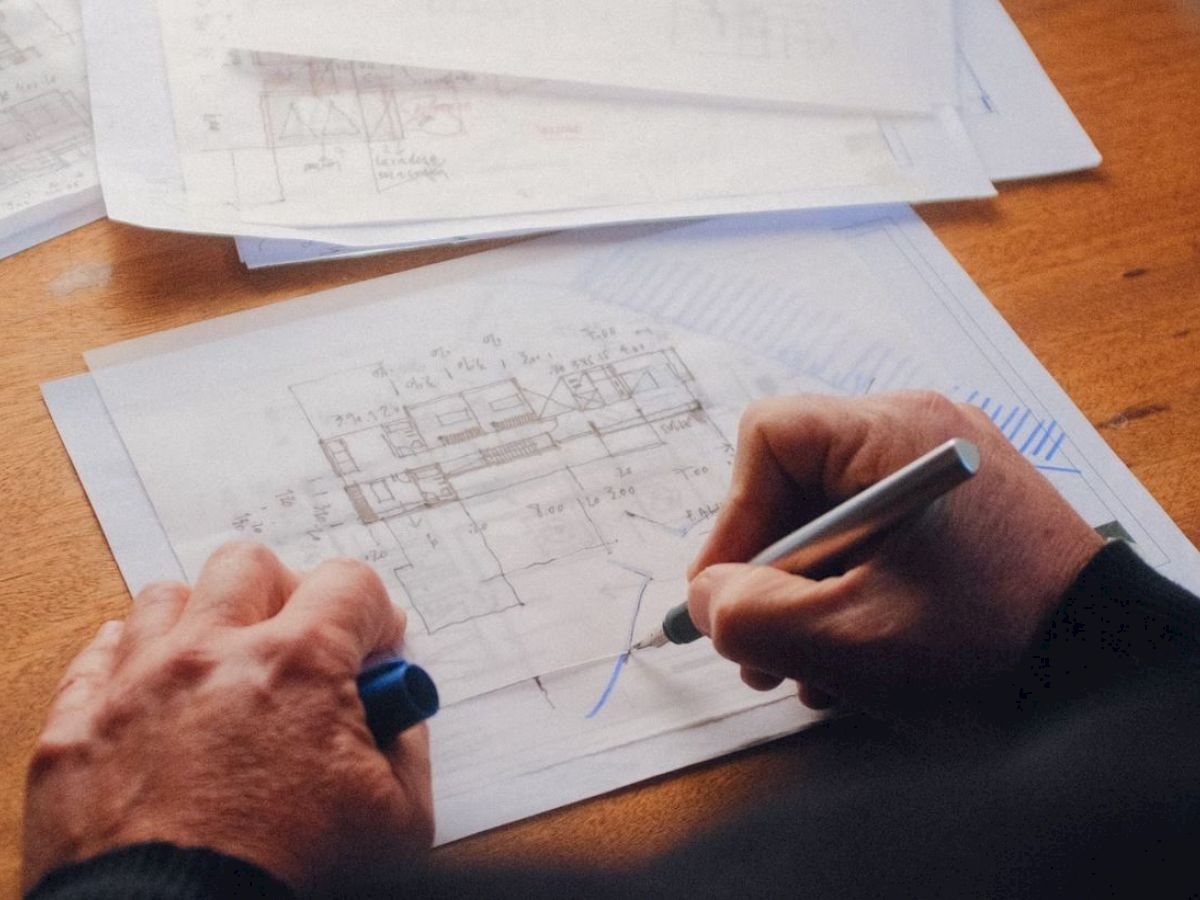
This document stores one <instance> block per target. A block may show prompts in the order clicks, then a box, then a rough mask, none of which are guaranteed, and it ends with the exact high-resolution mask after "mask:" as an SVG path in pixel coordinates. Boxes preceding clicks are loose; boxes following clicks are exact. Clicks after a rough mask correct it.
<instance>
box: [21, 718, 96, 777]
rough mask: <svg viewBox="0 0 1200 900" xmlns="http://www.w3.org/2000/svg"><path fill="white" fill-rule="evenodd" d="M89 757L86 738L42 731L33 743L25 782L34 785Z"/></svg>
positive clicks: (89, 752)
mask: <svg viewBox="0 0 1200 900" xmlns="http://www.w3.org/2000/svg"><path fill="white" fill-rule="evenodd" d="M90 757H91V744H90V743H89V742H88V741H87V740H86V739H81V738H78V737H67V736H65V735H59V734H55V733H53V732H51V731H44V732H42V733H41V734H40V735H38V739H37V741H36V743H34V745H33V752H32V753H31V754H30V757H29V768H28V770H27V771H26V775H25V781H26V784H27V785H30V786H32V785H36V784H38V783H40V782H42V781H44V780H46V779H47V778H50V777H51V776H53V775H54V774H55V773H57V772H61V771H62V770H64V769H69V768H73V767H75V766H78V765H80V764H82V763H86V762H87V761H88V759H89V758H90Z"/></svg>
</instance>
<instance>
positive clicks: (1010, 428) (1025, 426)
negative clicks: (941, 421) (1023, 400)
mask: <svg viewBox="0 0 1200 900" xmlns="http://www.w3.org/2000/svg"><path fill="white" fill-rule="evenodd" d="M964 400H965V401H966V402H967V403H970V404H973V405H974V406H978V407H979V408H980V409H981V410H982V411H983V412H985V413H987V415H988V418H989V419H991V420H992V421H993V422H994V423H996V427H997V428H999V429H1000V431H1001V433H1002V434H1003V435H1004V436H1005V437H1006V438H1008V440H1009V443H1011V444H1012V445H1013V446H1014V447H1016V448H1017V450H1018V451H1020V453H1021V455H1022V456H1024V457H1025V458H1026V459H1028V460H1029V461H1030V462H1032V463H1033V464H1034V466H1036V467H1037V468H1039V469H1041V470H1042V471H1043V472H1065V473H1066V474H1069V475H1079V474H1081V473H1080V471H1079V469H1077V468H1076V467H1075V466H1073V465H1072V464H1071V461H1070V460H1069V459H1067V458H1066V457H1065V456H1063V455H1062V449H1063V442H1064V441H1065V440H1066V438H1067V434H1066V432H1065V431H1063V428H1062V426H1061V425H1060V424H1059V423H1058V420H1057V419H1050V420H1049V421H1045V420H1043V419H1039V418H1038V417H1037V416H1036V415H1034V413H1033V411H1032V410H1030V409H1029V408H1028V407H1026V406H1022V405H1021V404H1019V403H1014V404H1006V403H1002V402H1000V401H999V400H996V399H995V398H993V397H989V396H986V395H983V394H981V392H980V391H971V392H970V393H968V394H967V395H966V397H965V398H964Z"/></svg>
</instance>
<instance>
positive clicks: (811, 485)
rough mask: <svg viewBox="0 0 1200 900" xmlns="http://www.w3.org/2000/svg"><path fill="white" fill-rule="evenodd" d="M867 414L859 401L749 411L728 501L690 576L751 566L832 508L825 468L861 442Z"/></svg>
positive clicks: (802, 401) (801, 401)
mask: <svg viewBox="0 0 1200 900" xmlns="http://www.w3.org/2000/svg"><path fill="white" fill-rule="evenodd" d="M868 413H869V410H866V409H864V408H862V407H860V406H858V405H856V404H855V403H854V402H853V401H848V400H845V399H839V400H834V399H832V398H829V397H822V396H819V395H804V396H798V397H786V398H771V399H768V400H761V401H758V402H756V403H753V404H751V405H750V406H749V407H747V409H746V412H745V413H744V414H743V416H742V419H741V422H740V423H739V425H738V443H737V451H736V453H735V456H734V462H733V473H732V475H731V477H730V488H729V494H728V496H727V497H726V499H725V501H724V503H723V504H722V506H721V511H720V513H719V514H718V515H717V520H716V523H715V525H714V526H713V530H712V532H711V533H710V534H709V536H708V539H707V541H706V542H705V545H704V547H703V548H702V549H701V551H700V554H699V555H698V556H697V558H696V560H695V561H694V562H693V563H692V565H691V567H690V568H689V570H688V573H689V575H695V574H696V573H698V572H700V571H701V570H703V569H705V568H707V567H708V566H710V565H713V564H714V563H719V562H745V561H746V560H748V559H750V558H751V557H752V556H754V554H756V553H757V552H758V551H760V550H762V549H763V548H764V547H766V546H767V545H769V544H770V543H771V542H772V541H774V540H776V539H778V538H779V537H782V536H783V535H784V534H785V533H786V532H787V531H788V530H790V529H791V528H794V527H796V526H797V525H798V524H800V523H801V522H804V521H807V520H809V519H811V518H814V517H815V516H817V515H819V514H820V513H821V512H823V511H824V510H825V509H827V508H828V507H829V506H830V505H831V504H830V500H829V499H828V485H827V483H826V482H827V475H828V471H829V467H828V465H827V461H828V459H829V457H830V456H831V454H832V451H833V448H835V447H837V448H840V447H841V446H843V445H845V444H846V443H847V442H854V441H855V440H860V441H861V440H862V439H863V436H864V435H865V433H866V427H865V423H866V421H867V419H868ZM839 453H840V451H839Z"/></svg>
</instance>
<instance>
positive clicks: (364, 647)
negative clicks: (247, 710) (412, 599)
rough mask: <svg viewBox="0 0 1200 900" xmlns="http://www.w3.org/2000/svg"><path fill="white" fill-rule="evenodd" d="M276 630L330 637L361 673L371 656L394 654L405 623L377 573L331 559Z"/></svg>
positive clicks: (298, 592)
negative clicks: (365, 662) (361, 667)
mask: <svg viewBox="0 0 1200 900" xmlns="http://www.w3.org/2000/svg"><path fill="white" fill-rule="evenodd" d="M272 624H273V625H275V626H276V627H275V629H274V630H277V631H280V632H287V633H290V634H292V635H315V634H319V635H323V636H327V637H328V638H330V639H331V640H332V641H333V642H335V643H336V644H337V645H338V647H340V648H342V649H344V650H345V651H346V653H347V657H346V660H347V663H348V664H352V665H353V666H354V667H355V668H354V671H355V672H357V668H358V666H360V665H361V664H362V661H363V660H364V659H366V658H367V657H368V656H369V655H371V654H372V653H382V652H386V651H389V650H393V649H395V648H396V646H397V645H398V644H399V643H400V641H401V640H402V639H403V637H404V624H405V618H404V612H403V610H401V609H399V608H398V607H396V606H394V605H393V604H392V602H391V600H390V599H388V595H387V590H386V589H385V588H384V586H383V582H382V581H380V580H379V576H378V575H377V574H376V573H375V570H374V569H372V568H371V567H370V566H368V565H367V564H366V563H363V562H359V561H358V560H353V559H333V560H328V561H326V562H324V563H322V564H321V565H320V566H318V567H317V568H316V570H314V571H313V572H312V574H310V575H308V576H307V577H306V578H304V580H303V581H301V582H300V584H299V586H298V587H297V588H296V589H295V591H293V592H292V595H291V596H290V597H288V599H287V602H286V603H285V604H284V607H283V609H282V610H280V611H279V613H278V614H277V615H276V616H275V618H274V619H273V620H272Z"/></svg>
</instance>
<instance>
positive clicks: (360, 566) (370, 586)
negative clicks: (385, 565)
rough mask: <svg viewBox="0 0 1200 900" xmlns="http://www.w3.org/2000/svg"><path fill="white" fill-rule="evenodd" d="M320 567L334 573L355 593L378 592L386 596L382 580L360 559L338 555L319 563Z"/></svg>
mask: <svg viewBox="0 0 1200 900" xmlns="http://www.w3.org/2000/svg"><path fill="white" fill-rule="evenodd" d="M320 568H322V569H324V570H325V571H326V572H329V573H330V574H333V575H335V576H336V577H337V578H338V579H339V580H340V581H341V582H342V583H343V584H345V585H346V586H347V587H348V588H349V589H351V590H353V591H354V592H355V593H356V594H357V593H361V594H379V595H384V596H386V591H385V590H384V587H383V581H382V580H380V578H379V575H378V573H376V571H375V570H374V569H372V568H371V567H370V566H369V565H367V564H366V563H365V562H363V561H362V560H360V559H352V558H351V557H348V556H338V557H335V558H334V559H327V560H325V562H323V563H321V566H320Z"/></svg>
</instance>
